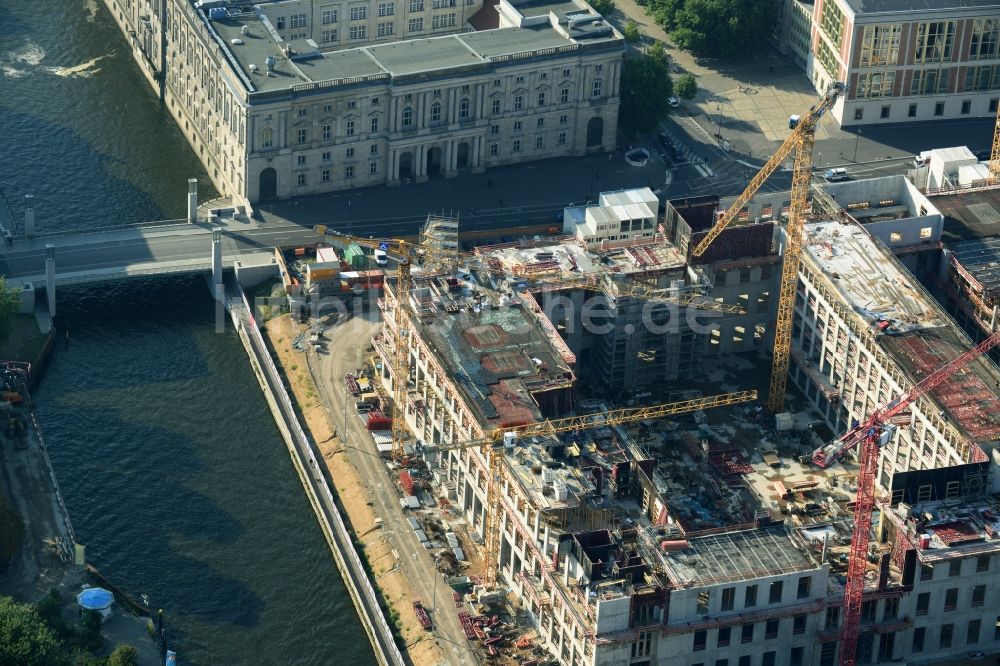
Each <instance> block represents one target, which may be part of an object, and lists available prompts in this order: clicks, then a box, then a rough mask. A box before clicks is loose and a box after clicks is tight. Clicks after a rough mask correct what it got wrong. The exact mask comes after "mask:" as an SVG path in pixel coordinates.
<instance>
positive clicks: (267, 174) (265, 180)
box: [257, 167, 278, 201]
mask: <svg viewBox="0 0 1000 666" xmlns="http://www.w3.org/2000/svg"><path fill="white" fill-rule="evenodd" d="M257 196H258V198H259V199H261V200H262V201H264V200H267V199H274V198H275V197H277V196H278V172H277V171H275V170H274V169H273V168H272V167H267V168H266V169H264V170H263V171H261V172H260V184H259V186H258V188H257Z"/></svg>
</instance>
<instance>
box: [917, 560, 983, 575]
mask: <svg viewBox="0 0 1000 666" xmlns="http://www.w3.org/2000/svg"><path fill="white" fill-rule="evenodd" d="M966 560H969V561H970V562H971V561H972V560H973V558H971V557H969V558H959V559H954V560H949V562H948V578H957V577H958V576H961V575H962V568H963V566H965V564H964V563H965V561H966ZM975 563H976V573H986V572H987V571H989V570H990V556H989V555H977V556H976V557H975ZM938 568H940V569H943V568H944V567H938ZM935 570H936V569H935V567H930V566H927V565H921V567H920V580H934V572H935Z"/></svg>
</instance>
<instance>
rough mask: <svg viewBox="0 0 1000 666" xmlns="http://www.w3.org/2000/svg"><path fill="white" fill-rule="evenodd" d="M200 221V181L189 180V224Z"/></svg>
mask: <svg viewBox="0 0 1000 666" xmlns="http://www.w3.org/2000/svg"><path fill="white" fill-rule="evenodd" d="M197 221H198V181H197V179H195V178H188V223H189V224H194V223H195V222H197Z"/></svg>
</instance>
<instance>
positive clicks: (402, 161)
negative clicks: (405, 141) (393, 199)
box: [399, 151, 413, 180]
mask: <svg viewBox="0 0 1000 666" xmlns="http://www.w3.org/2000/svg"><path fill="white" fill-rule="evenodd" d="M411 178H413V153H411V152H410V151H406V152H405V153H403V154H401V155H400V156H399V179H400V180H409V179H411Z"/></svg>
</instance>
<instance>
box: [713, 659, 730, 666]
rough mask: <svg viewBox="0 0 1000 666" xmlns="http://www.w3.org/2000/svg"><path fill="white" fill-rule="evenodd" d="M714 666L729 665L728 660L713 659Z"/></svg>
mask: <svg viewBox="0 0 1000 666" xmlns="http://www.w3.org/2000/svg"><path fill="white" fill-rule="evenodd" d="M715 666H729V660H728V659H716V660H715Z"/></svg>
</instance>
